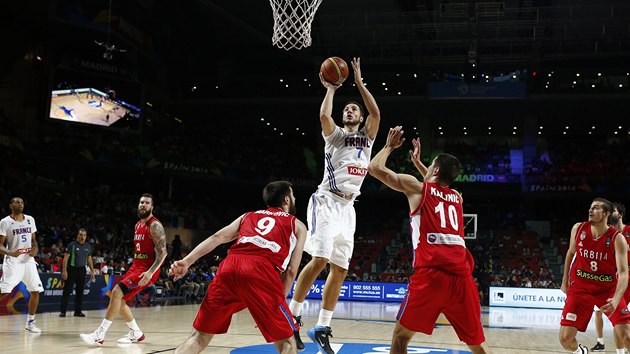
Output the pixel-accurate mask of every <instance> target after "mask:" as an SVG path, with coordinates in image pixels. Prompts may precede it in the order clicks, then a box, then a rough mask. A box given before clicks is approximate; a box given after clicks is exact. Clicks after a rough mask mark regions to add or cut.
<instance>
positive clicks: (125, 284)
mask: <svg viewBox="0 0 630 354" xmlns="http://www.w3.org/2000/svg"><path fill="white" fill-rule="evenodd" d="M147 270H148V268H147V269H143V268H134V267H133V266H131V268H129V270H128V271H127V273H125V275H123V278H122V279H121V280H120V282H119V283H118V286H119V287H120V288H121V289H122V291H123V293H124V294H125V295H124V296H123V300H125V301H129V300H131V299H133V298H134V297H135V296H136V294H137V293H139V292H141V291H142V290H144V289H145V288H146V287H148V286H149V285H151V284H153V283H155V281H156V280H157V279H158V278H159V277H160V270H159V269H158V270H157V271H155V273H153V277H152V278H151V280H150V281H149V282H148V283H147V285H145V286H140V285H138V283H139V282H140V279H141V278H142V273H144V272H146V271H147Z"/></svg>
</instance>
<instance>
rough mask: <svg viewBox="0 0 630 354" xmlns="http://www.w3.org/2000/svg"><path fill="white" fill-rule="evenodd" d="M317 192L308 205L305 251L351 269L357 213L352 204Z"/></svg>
mask: <svg viewBox="0 0 630 354" xmlns="http://www.w3.org/2000/svg"><path fill="white" fill-rule="evenodd" d="M337 199H341V198H338V197H334V196H332V194H331V195H327V194H324V193H323V192H320V191H318V192H316V193H314V194H313V195H312V196H311V199H310V200H309V202H308V209H307V216H306V218H307V223H308V234H307V237H306V244H305V245H304V250H305V251H306V252H308V253H309V254H310V255H311V256H313V257H321V258H325V259H328V261H329V262H330V263H332V264H335V265H337V266H339V267H341V268H344V269H348V267H349V266H350V260H351V258H352V250H353V249H354V231H355V228H356V214H355V211H354V205H353V203H352V202H346V201H342V200H337Z"/></svg>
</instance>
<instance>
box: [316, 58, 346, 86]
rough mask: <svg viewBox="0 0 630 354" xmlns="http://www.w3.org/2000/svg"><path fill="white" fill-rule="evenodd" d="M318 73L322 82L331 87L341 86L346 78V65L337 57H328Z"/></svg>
mask: <svg viewBox="0 0 630 354" xmlns="http://www.w3.org/2000/svg"><path fill="white" fill-rule="evenodd" d="M319 72H320V73H321V74H322V76H323V77H324V80H326V81H327V82H330V83H331V84H333V85H341V84H342V83H343V82H344V81H346V78H347V77H348V64H346V62H345V60H343V59H341V58H339V57H330V58H328V59H326V60H324V62H323V63H322V66H321V67H320V68H319Z"/></svg>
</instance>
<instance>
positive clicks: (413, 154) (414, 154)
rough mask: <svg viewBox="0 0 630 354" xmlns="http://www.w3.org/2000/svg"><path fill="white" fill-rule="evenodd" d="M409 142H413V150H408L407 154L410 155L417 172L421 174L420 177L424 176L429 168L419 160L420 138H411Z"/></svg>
mask: <svg viewBox="0 0 630 354" xmlns="http://www.w3.org/2000/svg"><path fill="white" fill-rule="evenodd" d="M411 143H412V144H413V150H409V156H410V157H411V162H413V165H414V166H415V167H416V169H417V170H418V172H420V174H421V175H422V178H424V177H426V175H427V171H428V170H429V169H428V168H427V166H425V165H424V164H423V163H422V161H421V160H420V151H421V148H422V145H420V139H419V138H416V139H412V140H411Z"/></svg>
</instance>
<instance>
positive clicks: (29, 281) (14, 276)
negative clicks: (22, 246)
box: [0, 257, 44, 294]
mask: <svg viewBox="0 0 630 354" xmlns="http://www.w3.org/2000/svg"><path fill="white" fill-rule="evenodd" d="M8 258H9V257H5V258H4V266H3V267H2V278H0V292H1V293H2V294H6V293H10V292H11V291H13V288H15V286H16V285H18V284H19V283H20V282H24V284H25V285H26V289H27V290H28V291H29V292H34V291H37V292H40V293H41V292H43V291H44V287H43V286H42V280H41V279H40V278H39V273H37V264H35V262H26V263H22V262H15V261H11V260H9V259H8Z"/></svg>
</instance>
